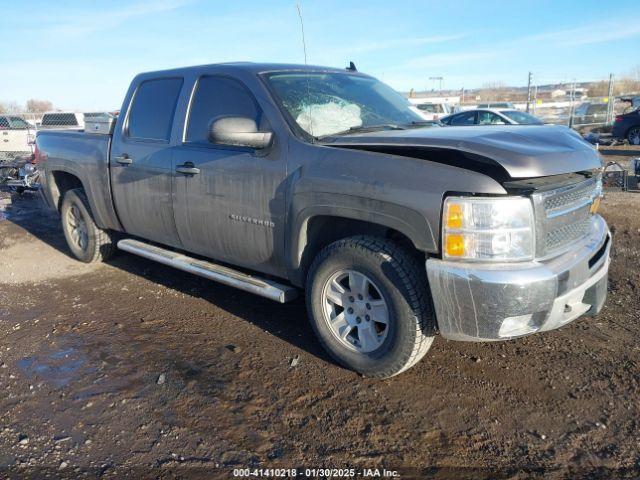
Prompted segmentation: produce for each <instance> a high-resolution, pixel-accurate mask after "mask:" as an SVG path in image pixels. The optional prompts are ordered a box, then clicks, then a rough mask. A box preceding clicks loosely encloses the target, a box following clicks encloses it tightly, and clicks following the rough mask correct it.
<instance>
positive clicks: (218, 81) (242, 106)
mask: <svg viewBox="0 0 640 480" xmlns="http://www.w3.org/2000/svg"><path fill="white" fill-rule="evenodd" d="M221 117H245V118H250V119H251V120H254V121H255V122H256V125H257V126H258V130H260V131H263V130H262V129H263V128H265V129H266V130H264V131H267V130H268V126H267V125H264V124H265V123H266V121H265V120H264V118H263V115H262V111H261V110H260V107H258V104H257V103H256V101H255V100H254V98H253V95H251V93H249V91H248V90H247V89H246V87H245V86H244V85H242V84H241V83H240V82H239V81H237V80H234V79H232V78H228V77H202V78H201V79H200V80H199V81H198V85H197V86H196V92H195V95H194V97H193V100H192V102H191V109H190V111H189V123H188V125H187V134H186V137H185V142H187V143H196V144H203V145H212V144H210V143H209V129H210V127H211V123H212V122H213V121H214V120H216V119H218V118H221Z"/></svg>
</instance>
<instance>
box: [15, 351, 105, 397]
mask: <svg viewBox="0 0 640 480" xmlns="http://www.w3.org/2000/svg"><path fill="white" fill-rule="evenodd" d="M16 365H17V366H18V368H19V369H20V370H22V371H23V372H24V374H25V375H27V376H32V377H36V378H38V379H42V380H45V381H46V382H48V383H51V384H52V385H55V386H56V387H58V388H61V387H65V386H67V385H69V384H70V383H71V382H74V381H76V380H80V379H81V378H82V377H84V375H85V374H86V373H88V372H90V371H95V368H94V367H90V366H88V365H87V357H86V355H84V353H82V352H81V351H79V350H78V349H76V348H75V347H67V348H63V349H60V350H52V351H48V352H43V353H42V354H41V355H36V356H32V357H25V358H22V359H20V360H18V361H17V362H16Z"/></svg>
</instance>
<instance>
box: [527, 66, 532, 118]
mask: <svg viewBox="0 0 640 480" xmlns="http://www.w3.org/2000/svg"><path fill="white" fill-rule="evenodd" d="M532 76H533V74H532V73H531V72H529V80H528V81H527V112H529V105H530V104H531V77H532Z"/></svg>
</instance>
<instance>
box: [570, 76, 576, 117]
mask: <svg viewBox="0 0 640 480" xmlns="http://www.w3.org/2000/svg"><path fill="white" fill-rule="evenodd" d="M575 98H576V82H573V83H571V110H569V128H573V111H574V108H575V105H574V102H575Z"/></svg>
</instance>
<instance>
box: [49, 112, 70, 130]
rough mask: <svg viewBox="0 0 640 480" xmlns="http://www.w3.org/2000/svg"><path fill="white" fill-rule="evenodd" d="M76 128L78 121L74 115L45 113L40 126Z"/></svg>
mask: <svg viewBox="0 0 640 480" xmlns="http://www.w3.org/2000/svg"><path fill="white" fill-rule="evenodd" d="M54 125H55V126H61V125H67V126H72V127H75V126H78V119H77V118H76V116H75V114H74V113H45V114H44V115H43V117H42V126H43V127H50V126H54Z"/></svg>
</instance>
